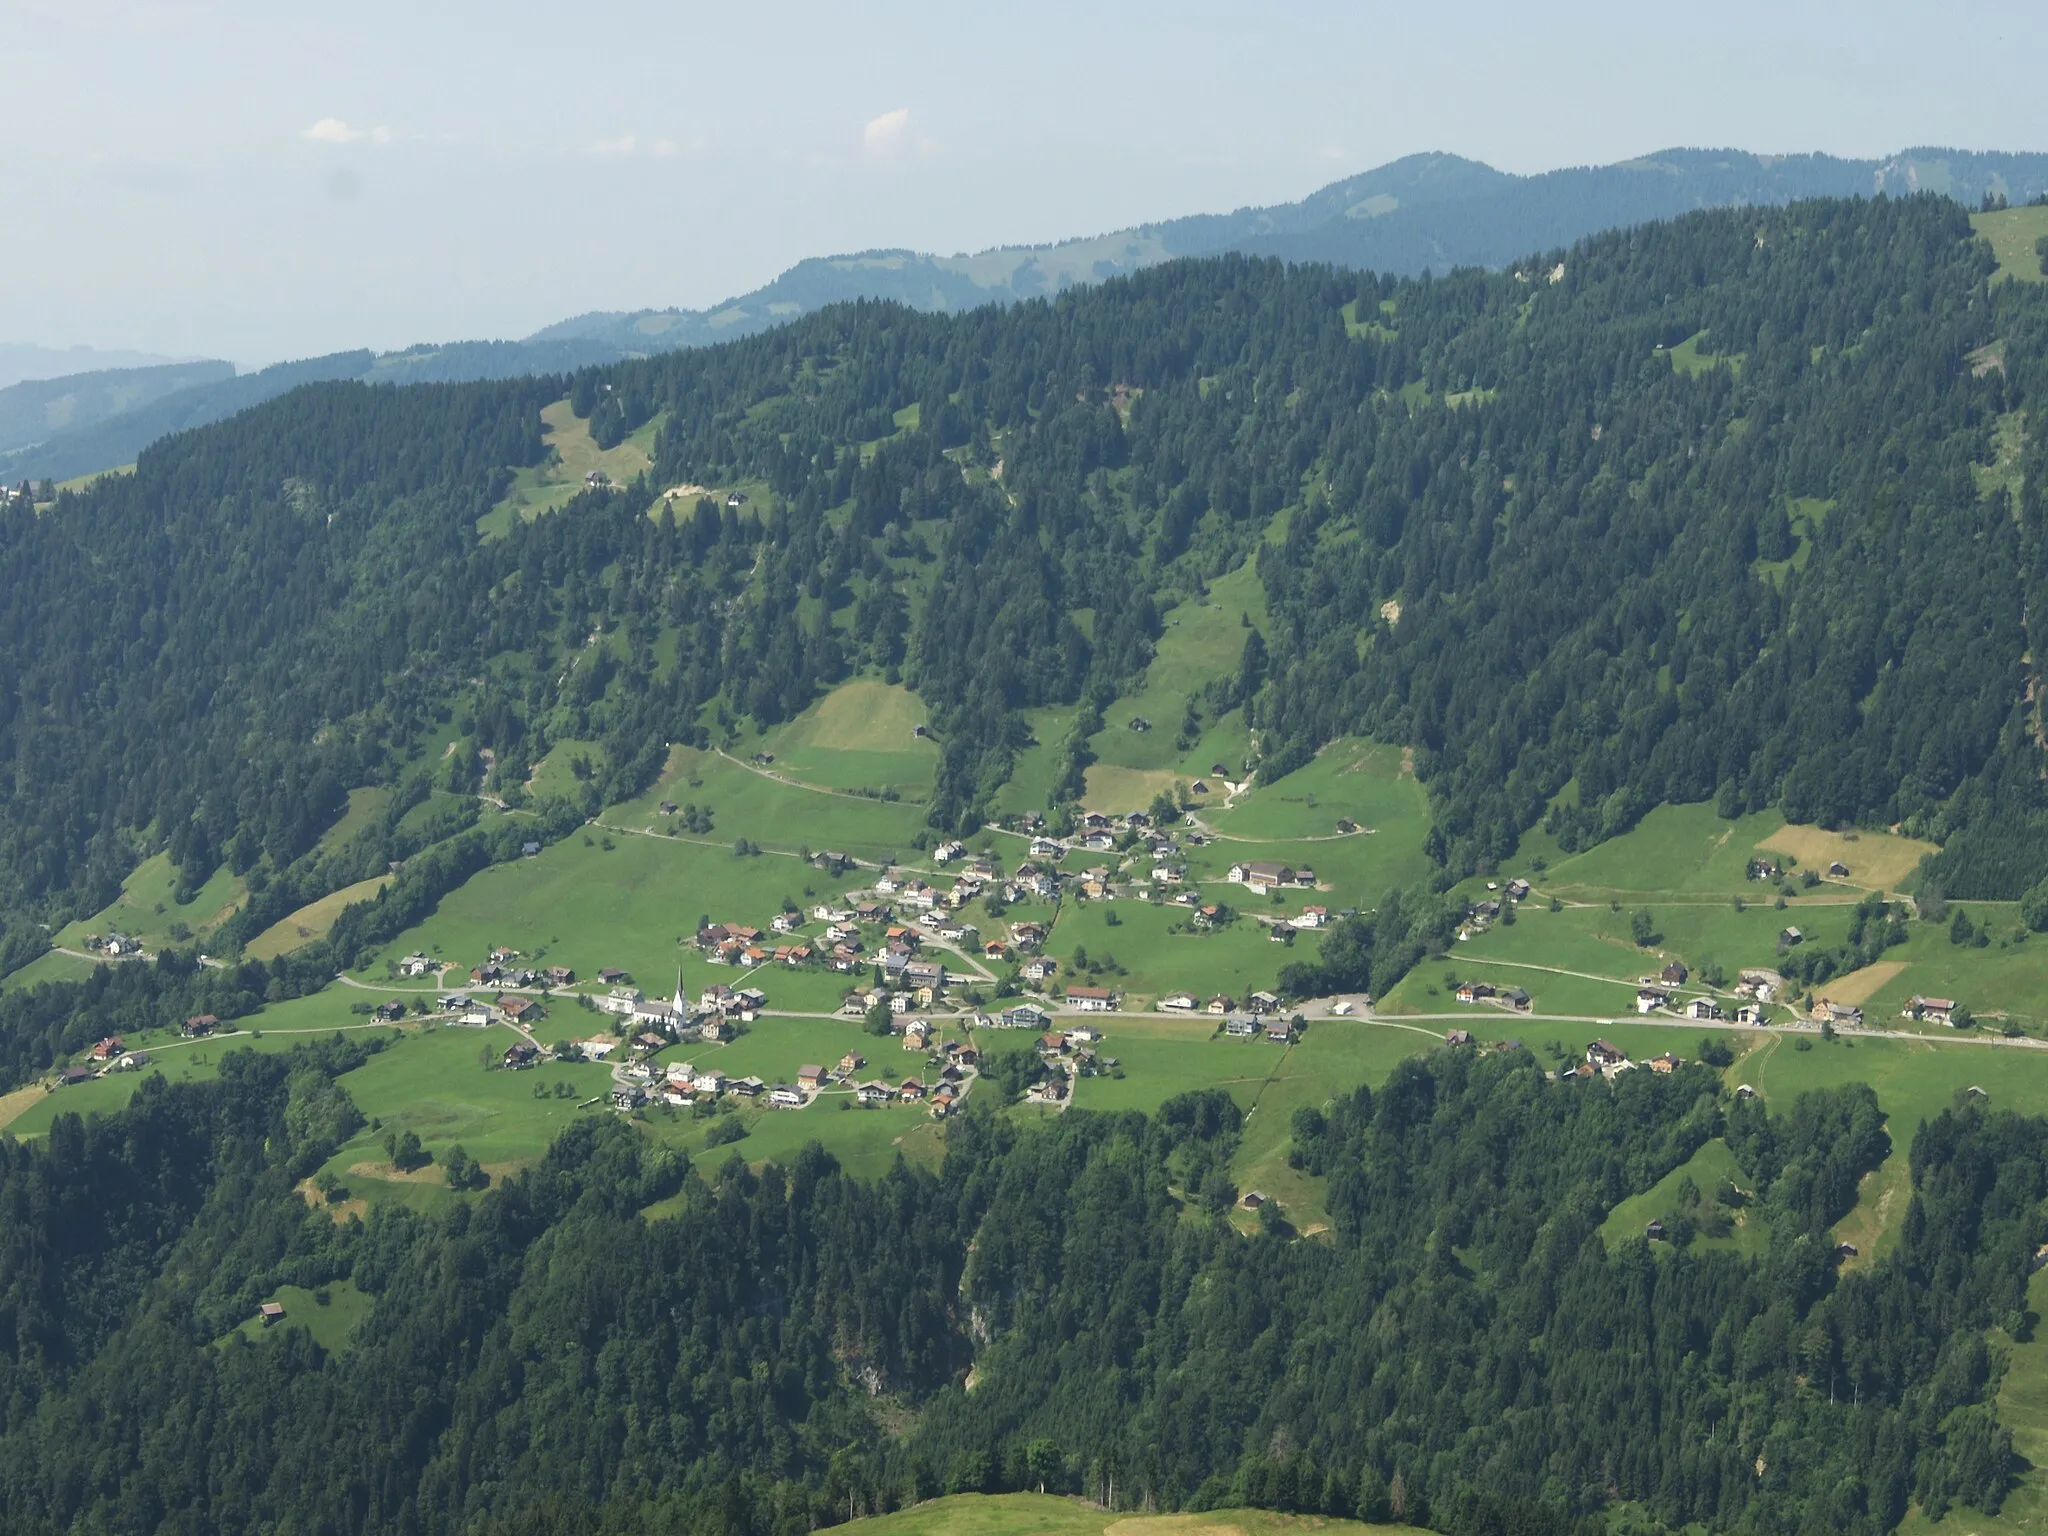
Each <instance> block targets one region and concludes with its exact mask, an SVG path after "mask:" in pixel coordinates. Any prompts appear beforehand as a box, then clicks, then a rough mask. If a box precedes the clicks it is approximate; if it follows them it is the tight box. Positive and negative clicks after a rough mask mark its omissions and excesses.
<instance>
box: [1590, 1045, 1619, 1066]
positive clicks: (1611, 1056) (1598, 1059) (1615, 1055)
mask: <svg viewBox="0 0 2048 1536" xmlns="http://www.w3.org/2000/svg"><path fill="white" fill-rule="evenodd" d="M1586 1061H1587V1063H1588V1064H1589V1065H1592V1066H1595V1067H1601V1068H1608V1067H1619V1066H1625V1065H1627V1063H1628V1053H1627V1052H1626V1051H1624V1050H1622V1049H1621V1048H1620V1047H1619V1046H1616V1045H1610V1044H1609V1043H1608V1042H1607V1041H1605V1040H1595V1041H1593V1042H1592V1043H1591V1044H1590V1045H1588V1046H1587V1047H1586Z"/></svg>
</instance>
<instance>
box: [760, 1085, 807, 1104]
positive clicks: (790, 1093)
mask: <svg viewBox="0 0 2048 1536" xmlns="http://www.w3.org/2000/svg"><path fill="white" fill-rule="evenodd" d="M768 1102H769V1103H770V1104H771V1105H772V1106H774V1107H775V1108H776V1109H801V1108H802V1107H803V1102H804V1095H803V1090H802V1089H800V1088H795V1087H792V1086H791V1085H790V1084H788V1083H777V1084H776V1085H775V1086H774V1087H773V1088H770V1089H769V1090H768Z"/></svg>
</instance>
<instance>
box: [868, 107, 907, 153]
mask: <svg viewBox="0 0 2048 1536" xmlns="http://www.w3.org/2000/svg"><path fill="white" fill-rule="evenodd" d="M909 142H910V108H908V107H898V108H896V109H895V111H893V112H884V113H883V114H882V115H881V116H880V117H877V118H871V119H870V120H869V121H868V125H867V126H866V127H865V128H863V129H861V131H860V147H861V153H863V154H865V155H866V156H867V157H868V158H869V159H870V160H893V159H895V158H896V157H897V156H898V155H900V154H901V153H903V150H904V147H905V146H906V145H908V144H909Z"/></svg>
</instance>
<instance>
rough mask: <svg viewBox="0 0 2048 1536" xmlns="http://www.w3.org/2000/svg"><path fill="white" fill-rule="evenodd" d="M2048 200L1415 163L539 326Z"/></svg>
mask: <svg viewBox="0 0 2048 1536" xmlns="http://www.w3.org/2000/svg"><path fill="white" fill-rule="evenodd" d="M2044 190H2048V155H2042V154H1978V153H1975V152H1970V151H1959V150H1947V149H1912V150H1906V151H1904V152H1902V153H1901V154H1898V155H1894V156H1892V157H1890V158H1889V159H1886V160H1844V159H1837V158H1835V157H1833V156H1829V155H1758V154H1751V153H1748V152H1746V151H1740V150H1690V149H1671V150H1664V151H1660V152H1659V153H1657V154H1654V155H1647V156H1644V157H1643V158H1641V159H1637V160H1628V161H1623V162H1621V163H1620V164H1618V165H1610V166H1578V167H1572V168H1569V169H1565V170H1557V171H1547V172H1544V173H1542V174H1541V175H1535V176H1514V175H1509V174H1508V173H1506V172H1503V171H1497V170H1494V169H1493V168H1492V167H1491V166H1487V165H1483V164H1481V163H1479V162H1478V161H1474V160H1466V159H1462V158H1461V157H1459V156H1457V155H1448V154H1421V155H1409V156H1407V157H1405V158H1403V159H1400V160H1396V161H1393V162H1392V163H1390V164H1388V165H1383V166H1380V167H1379V168H1377V169H1375V170H1371V171H1366V172H1364V173H1362V174H1360V175H1357V176H1351V177H1347V178H1345V179H1344V180H1343V181H1338V182H1333V183H1331V184H1330V185H1329V186H1327V187H1324V188H1323V189H1322V190H1321V191H1319V192H1315V193H1312V194H1311V195H1309V196H1308V197H1305V198H1303V199H1302V200H1301V201H1299V202H1296V203H1282V204H1277V205H1274V206H1271V207H1265V208H1240V209H1238V210H1237V211H1235V212H1233V213H1227V214H1196V215H1193V216H1190V217H1187V218H1180V219H1170V220H1167V221H1165V222H1164V223H1159V224H1145V225H1139V226H1135V227H1133V228H1130V229H1124V230H1116V231H1112V232H1111V233H1109V234H1105V235H1099V236H1093V237H1090V238H1085V239H1074V240H1062V241H1059V242H1056V243H1054V244H1051V245H1040V246H1003V247H998V248H996V249H993V250H988V251H983V252H981V253H979V254H978V255H973V256H930V255H923V254H920V253H918V252H915V251H903V250H889V251H865V252H860V253H856V254H853V255H846V256H829V257H814V258H811V259H809V260H806V261H802V262H799V263H798V264H797V265H796V266H794V267H792V268H791V269H790V270H789V271H787V272H785V273H783V274H782V276H780V277H778V278H777V279H776V280H775V281H774V282H772V283H769V284H768V285H767V286H765V287H763V288H759V289H756V290H755V291H754V292H752V293H748V294H743V295H741V296H740V297H738V298H735V299H732V300H730V301H728V302H727V303H725V304H722V305H719V306H718V307H717V308H715V309H709V310H680V309H669V310H640V311H635V312H631V313H604V312H599V313H592V314H587V315H581V316H577V317H575V318H573V319H569V320H563V321H560V322H558V323H556V324H554V325H551V326H548V327H546V328H544V329H542V330H540V331H537V332H535V333H534V337H533V339H534V340H559V339H566V338H572V337H580V338H584V339H588V340H594V341H604V342H608V343H610V344H611V345H613V346H616V347H618V348H619V349H620V350H621V351H622V352H629V353H630V352H655V351H663V350H667V349H669V348H673V347H685V346H702V345H707V344H709V343H712V342H717V341H725V340H730V339H731V338H733V337H735V336H744V335H748V334H751V333H752V332H754V331H758V330H761V329H763V328H764V327H766V326H770V325H775V324H779V323H782V322H784V321H787V320H790V319H792V318H794V317H795V316H797V315H799V314H803V313H806V312H808V311H810V310H813V309H818V308H821V307H822V306H824V305H826V304H831V303H837V302H841V301H844V300H848V299H858V298H875V299H892V300H894V301H896V302H897V303H901V304H907V305H909V306H910V307H911V308H913V309H923V310H931V311H938V312H949V311H957V310H961V309H968V308H972V307H973V306H975V305H977V304H986V303H990V302H1008V301H1013V300H1017V299H1028V298H1039V297H1044V296H1047V295H1050V294H1054V293H1058V292H1060V291H1062V290H1063V289H1065V288H1068V287H1070V286H1073V285H1074V284H1077V283H1089V282H1097V281H1100V280H1101V279H1103V278H1105V277H1110V276H1114V275H1116V274H1117V273H1122V272H1133V271H1137V270H1140V269H1141V268H1144V267H1148V266H1153V265H1156V264H1157V263H1159V262H1161V261H1168V260H1171V259H1173V258H1175V257H1178V256H1204V255H1213V254H1217V253H1219V252H1223V251H1238V252H1243V253H1246V254H1252V255H1261V256H1278V257H1281V258H1283V259H1285V260H1288V261H1322V262H1330V263H1333V264H1335V265H1338V266H1346V267H1358V268H1363V269H1367V270H1370V271H1375V272H1391V273H1396V274H1401V275H1414V274H1416V273H1420V272H1422V271H1423V270H1424V269H1432V270H1435V271H1439V272H1441V271H1446V270H1448V269H1450V268H1453V267H1464V266H1479V267H1501V266H1505V265H1506V264H1507V263H1509V262H1511V261H1514V260H1516V259H1518V258H1520V257H1523V256H1528V255H1531V254H1533V253H1536V252H1540V251H1546V250H1552V249H1555V248H1559V247H1562V246H1566V245H1569V244H1571V243H1572V242H1573V241H1575V240H1579V239H1582V238H1584V237H1585V236H1587V235H1590V234H1593V233H1596V232H1597V231H1599V230H1603V229H1616V228H1620V227H1622V226H1625V225H1629V224H1637V223H1641V222H1643V221H1645V220H1649V219H1663V218H1671V217H1675V216H1676V215H1678V214H1681V213H1688V212H1691V211H1693V210H1695V209H1699V208H1712V207H1726V206H1747V205H1773V204H1782V203H1787V202H1791V201H1793V200H1794V199H1797V198H1803V197H1850V196H1870V195H1873V194H1875V193H1879V192H1883V193H1887V194H1890V195H1894V196H1897V195H1900V194H1904V193H1911V192H1916V191H1930V192H1936V193H1939V194H1941V195H1943V196H1947V197H1953V198H1956V199H1957V200H1959V201H1962V202H1966V203H1971V204H1974V203H1976V202H1977V201H1978V199H1979V197H1980V196H1981V195H1983V194H1986V193H1991V194H1996V195H1999V196H2004V197H2008V198H2010V199H2011V200H2012V201H2014V202H2021V201H2025V200H2027V199H2030V198H2033V197H2035V196H2038V195H2040V194H2041V193H2042V192H2043V191H2044Z"/></svg>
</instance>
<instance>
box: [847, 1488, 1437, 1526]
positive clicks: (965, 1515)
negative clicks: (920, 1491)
mask: <svg viewBox="0 0 2048 1536" xmlns="http://www.w3.org/2000/svg"><path fill="white" fill-rule="evenodd" d="M841 1529H843V1530H845V1531H846V1532H847V1533H848V1536H1027V1533H1028V1536H1197V1533H1200V1532H1204V1531H1208V1532H1213V1533H1215V1536H1291V1533H1293V1532H1297V1531H1303V1532H1305V1531H1317V1532H1323V1533H1327V1536H1374V1533H1381V1532H1384V1533H1386V1536H1393V1533H1394V1532H1395V1531H1396V1530H1401V1531H1405V1530H1407V1529H1408V1527H1405V1526H1403V1527H1395V1526H1380V1525H1360V1524H1359V1523H1358V1522H1357V1521H1355V1520H1331V1519H1327V1518H1325V1517H1323V1516H1320V1515H1283V1514H1278V1513H1275V1512H1273V1511H1271V1510H1264V1509H1216V1510H1210V1511H1208V1512H1206V1513H1203V1514H1186V1515H1118V1514H1116V1513H1115V1512H1113V1511H1110V1510H1104V1509H1096V1508H1094V1507H1093V1506H1091V1505H1088V1504H1085V1503H1082V1502H1081V1501H1080V1500H1078V1499H1065V1498H1056V1497H1054V1496H1053V1495H1051V1494H1040V1493H1001V1494H981V1493H956V1494H951V1495H949V1496H947V1497H946V1498H943V1499H933V1500H931V1501H930V1502H929V1503H925V1504H917V1505H913V1506H912V1507H911V1508H909V1509H904V1510H898V1511H897V1512H896V1513H895V1514H892V1515H875V1516H872V1517H870V1518H868V1519H866V1520H855V1521H853V1522H852V1523H851V1524H849V1525H846V1526H843V1527H841Z"/></svg>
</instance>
